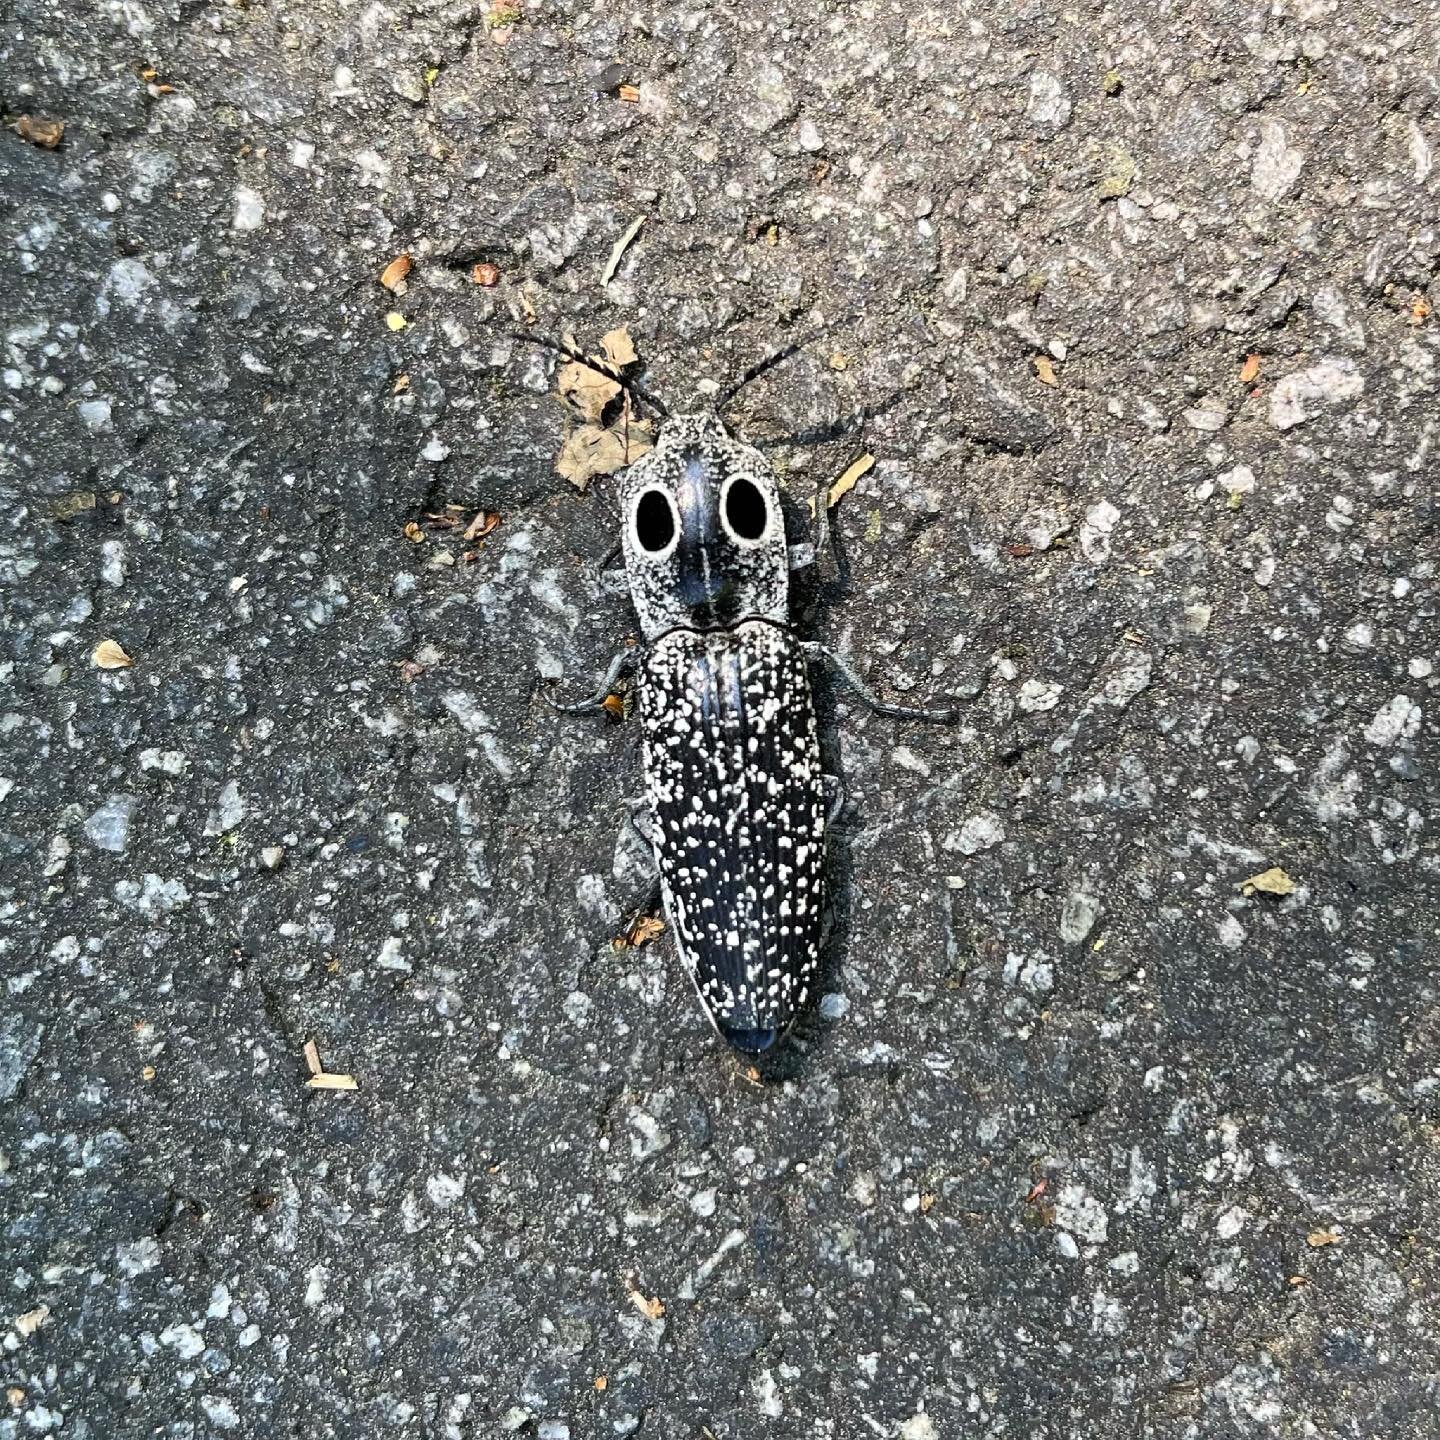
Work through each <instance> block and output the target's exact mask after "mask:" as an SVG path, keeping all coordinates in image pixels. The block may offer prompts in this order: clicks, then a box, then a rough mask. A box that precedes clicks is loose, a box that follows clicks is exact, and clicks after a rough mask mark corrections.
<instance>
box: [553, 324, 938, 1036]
mask: <svg viewBox="0 0 1440 1440" xmlns="http://www.w3.org/2000/svg"><path fill="white" fill-rule="evenodd" d="M556 348H559V347H556ZM575 358H581V359H582V363H585V364H587V365H591V366H594V367H596V368H600V369H602V370H605V372H606V373H608V374H611V376H612V378H615V379H617V380H619V381H620V382H621V383H622V384H623V383H624V377H622V376H621V375H620V373H619V372H618V371H614V370H610V369H607V367H605V366H604V365H603V362H597V361H595V360H593V359H583V357H575ZM771 363H773V358H772V360H770V361H766V362H764V365H763V366H758V367H755V368H754V369H752V370H751V371H750V372H748V373H747V375H746V376H745V377H744V378H743V379H742V381H741V382H739V383H740V384H744V383H745V382H746V381H748V380H749V379H750V378H753V376H754V375H755V374H757V373H759V371H760V370H761V369H762V368H768V367H769V365H770V364H771ZM738 388H739V386H738V385H737V386H733V387H731V389H730V390H729V391H727V392H725V395H724V396H723V397H722V398H721V400H720V401H719V402H717V405H716V408H715V410H713V411H697V412H694V413H691V414H685V415H676V416H671V417H667V418H666V419H665V420H664V423H663V424H662V426H661V428H660V432H659V435H658V437H657V441H656V444H655V447H654V449H652V450H649V451H647V452H646V453H645V454H644V455H642V456H641V457H639V458H638V459H637V460H636V461H634V463H632V464H631V465H630V466H629V467H628V468H627V469H626V470H625V471H624V472H623V474H622V478H621V481H620V494H619V510H620V527H621V536H620V541H621V550H622V551H623V554H624V560H625V571H626V577H627V580H628V583H629V589H630V597H631V600H632V602H633V603H634V607H635V611H636V613H637V615H638V616H639V619H640V630H641V637H642V642H641V644H640V646H638V647H637V648H636V649H633V650H626V651H622V652H621V653H620V654H618V655H616V657H615V658H614V660H613V661H612V662H611V665H610V668H609V670H608V672H607V673H606V676H605V678H604V680H603V682H602V683H601V686H600V689H599V691H598V692H597V693H596V694H595V695H594V696H592V697H590V698H588V699H585V700H581V701H578V702H575V703H571V704H561V703H558V702H555V701H553V700H552V701H551V703H552V704H553V705H554V706H555V708H556V709H557V710H560V711H562V712H565V713H572V714H573V713H580V712H583V711H586V710H591V709H595V708H597V707H600V706H602V705H603V704H604V702H605V699H606V697H607V696H608V695H609V694H611V692H612V690H613V688H614V686H615V685H616V684H617V683H618V681H619V680H620V677H621V675H622V674H624V673H625V672H626V671H627V670H630V669H637V670H638V675H637V680H638V684H637V687H636V688H637V691H638V708H639V713H640V721H641V730H642V749H643V763H644V773H645V789H646V802H647V806H648V809H649V811H650V814H649V816H648V817H647V819H648V822H649V823H648V828H642V833H644V834H645V835H646V838H647V839H648V840H649V841H650V842H651V844H652V845H653V847H654V850H655V856H656V860H657V864H658V868H659V873H660V888H661V897H662V901H663V904H664V909H665V914H666V918H667V920H668V921H669V924H670V929H671V932H672V934H673V935H674V937H675V945H676V949H677V951H678V952H679V956H680V959H681V962H682V963H683V964H684V966H685V968H686V970H687V971H688V973H689V975H690V977H691V979H692V980H693V982H694V984H695V988H696V991H697V993H698V995H699V998H700V1003H701V1006H702V1007H703V1009H704V1011H705V1013H706V1015H707V1016H708V1017H709V1019H710V1021H711V1023H712V1024H713V1025H714V1027H715V1029H716V1030H717V1031H718V1032H719V1034H720V1035H721V1036H722V1037H723V1038H724V1039H725V1040H726V1041H728V1042H729V1044H730V1045H731V1046H733V1047H734V1048H735V1049H736V1050H738V1051H741V1052H743V1053H745V1054H748V1055H758V1054H760V1053H762V1052H764V1051H767V1050H769V1049H770V1048H771V1047H772V1046H773V1045H774V1044H775V1043H776V1041H777V1040H779V1039H780V1038H781V1037H782V1036H783V1035H784V1034H785V1033H786V1032H787V1031H788V1030H789V1029H790V1028H791V1026H792V1025H793V1024H794V1022H795V1020H796V1018H797V1016H798V1015H799V1013H800V1011H801V1009H802V1007H803V1006H804V1005H805V1003H806V1001H807V999H808V998H809V997H810V995H811V993H812V992H813V990H814V987H815V983H816V978H817V976H818V973H819V969H820V953H821V941H822V930H823V918H824V917H823V910H824V904H825V868H824V867H825V840H826V832H827V830H828V829H829V827H830V825H831V824H832V822H833V820H834V818H835V815H836V814H837V813H838V810H839V808H840V803H841V793H842V792H841V789H840V784H839V781H838V779H837V778H836V777H834V776H830V775H827V774H826V773H825V772H824V770H823V768H822V765H821V758H820V744H819V733H818V727H817V724H816V715H815V702H814V696H813V694H812V690H811V685H810V662H811V661H812V660H818V659H823V660H826V661H828V662H829V663H830V664H832V665H833V666H834V667H835V668H836V670H837V671H838V673H839V674H840V676H841V678H842V679H843V680H844V681H845V682H846V683H847V684H848V685H849V686H850V688H851V689H853V690H854V691H855V692H856V694H857V695H858V696H859V697H860V698H861V699H862V700H863V701H864V702H865V703H866V704H867V705H868V706H870V708H871V709H873V710H875V711H876V712H877V713H880V714H884V715H889V716H892V717H895V718H898V719H907V720H932V721H942V722H947V721H953V720H954V719H955V718H956V717H955V712H954V711H953V710H942V711H934V710H917V709H911V708H909V707H906V706H898V705H889V704H885V703H883V702H882V701H880V700H879V699H878V698H876V697H875V696H874V695H872V694H871V693H870V691H869V690H868V689H867V688H866V687H865V685H864V684H863V682H862V681H861V680H860V679H859V678H858V677H857V676H856V675H855V674H854V672H853V671H851V670H850V668H849V667H848V666H847V665H846V664H845V663H844V662H843V661H842V660H841V659H840V657H839V656H837V655H834V654H833V653H831V652H830V651H828V650H826V649H825V648H824V647H823V646H821V645H819V644H816V643H815V642H811V641H806V640H803V639H801V638H800V636H798V635H797V634H796V632H795V631H794V629H793V628H792V626H791V623H790V573H791V570H792V569H795V568H799V566H800V565H801V564H803V563H805V557H804V556H802V555H798V554H796V553H795V551H796V550H798V549H799V548H800V547H798V546H797V547H794V548H793V549H792V547H791V546H790V545H789V543H788V542H787V539H786V534H785V519H784V513H783V510H782V508H781V496H780V487H779V483H778V481H777V480H776V477H775V472H774V471H773V469H772V468H771V466H770V464H769V462H768V461H767V460H766V459H765V457H764V455H763V454H762V453H761V452H760V450H759V449H757V448H756V447H754V446H752V445H748V444H745V443H743V442H742V441H740V440H737V439H736V438H735V437H734V436H733V435H731V433H730V431H729V430H728V429H727V428H726V426H725V424H724V422H723V420H722V419H721V418H720V413H719V411H720V407H721V405H722V404H723V403H724V400H725V399H727V398H728V397H729V396H730V395H733V394H734V393H735V390H736V389H738ZM639 393H641V394H642V395H643V392H639ZM645 398H646V399H649V397H648V396H647V397H645ZM651 403H652V404H654V403H655V402H653V401H651ZM816 508H817V516H818V518H820V519H821V521H822V522H823V516H824V509H825V501H824V496H823V495H822V496H821V497H820V499H819V501H818V503H817V507H816Z"/></svg>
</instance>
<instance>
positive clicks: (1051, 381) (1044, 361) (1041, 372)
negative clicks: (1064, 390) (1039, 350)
mask: <svg viewBox="0 0 1440 1440" xmlns="http://www.w3.org/2000/svg"><path fill="white" fill-rule="evenodd" d="M1034 364H1035V378H1036V379H1037V380H1038V381H1039V382H1040V383H1041V384H1042V385H1055V384H1058V383H1059V382H1058V381H1057V380H1056V379H1055V365H1054V362H1053V361H1052V360H1051V359H1050V357H1049V356H1048V355H1037V356H1036V357H1035V360H1034Z"/></svg>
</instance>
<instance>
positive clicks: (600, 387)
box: [555, 360, 620, 424]
mask: <svg viewBox="0 0 1440 1440" xmlns="http://www.w3.org/2000/svg"><path fill="white" fill-rule="evenodd" d="M555 384H556V388H557V389H558V390H559V391H560V393H561V395H563V396H564V397H565V399H566V400H568V401H569V402H570V404H572V405H573V406H574V407H575V409H576V410H578V411H579V412H580V415H581V416H582V417H583V418H584V419H585V420H587V421H589V422H590V423H591V424H595V423H596V422H598V421H599V419H600V417H601V416H602V415H603V414H604V413H605V407H606V406H607V405H608V404H609V403H610V402H611V401H612V400H613V399H614V398H615V397H616V396H617V395H618V394H619V393H620V385H619V382H618V381H615V380H612V379H611V378H610V377H609V376H608V375H606V374H604V373H603V372H602V371H599V370H592V369H591V368H590V366H588V365H581V364H580V363H579V362H578V361H574V360H572V361H571V362H570V363H569V364H567V365H562V366H561V367H560V373H559V374H558V375H557V376H556V377H555Z"/></svg>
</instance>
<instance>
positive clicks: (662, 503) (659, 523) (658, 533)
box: [635, 490, 675, 555]
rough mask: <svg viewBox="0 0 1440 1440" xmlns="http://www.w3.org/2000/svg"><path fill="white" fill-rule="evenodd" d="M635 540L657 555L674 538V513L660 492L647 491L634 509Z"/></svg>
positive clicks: (644, 548) (641, 546)
mask: <svg viewBox="0 0 1440 1440" xmlns="http://www.w3.org/2000/svg"><path fill="white" fill-rule="evenodd" d="M635 538H636V539H637V540H638V541H639V542H640V548H641V549H642V550H647V551H649V553H650V554H652V555H657V554H659V552H660V551H661V550H663V549H664V548H665V547H666V546H667V545H668V544H669V543H670V542H671V541H672V540H673V539H674V538H675V512H674V511H673V510H672V509H671V508H670V501H669V500H668V499H666V497H665V494H664V492H663V491H661V490H647V491H646V492H645V493H644V494H643V495H642V496H641V497H640V503H639V504H638V505H637V506H636V507H635Z"/></svg>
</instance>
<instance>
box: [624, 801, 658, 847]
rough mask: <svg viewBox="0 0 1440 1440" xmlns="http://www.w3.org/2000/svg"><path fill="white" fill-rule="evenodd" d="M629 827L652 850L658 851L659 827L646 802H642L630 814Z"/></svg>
mask: <svg viewBox="0 0 1440 1440" xmlns="http://www.w3.org/2000/svg"><path fill="white" fill-rule="evenodd" d="M630 827H631V829H633V830H634V831H635V833H636V834H637V835H638V836H639V837H640V838H641V839H642V840H643V841H644V842H645V843H646V844H647V845H648V846H649V847H650V848H651V849H652V850H657V851H658V850H659V848H660V838H661V837H660V826H659V825H658V824H657V823H656V821H655V816H654V814H653V813H652V812H651V809H650V805H649V803H648V802H646V801H642V802H641V803H640V804H639V805H637V806H636V807H635V808H634V809H633V810H632V811H631V812H630Z"/></svg>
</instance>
